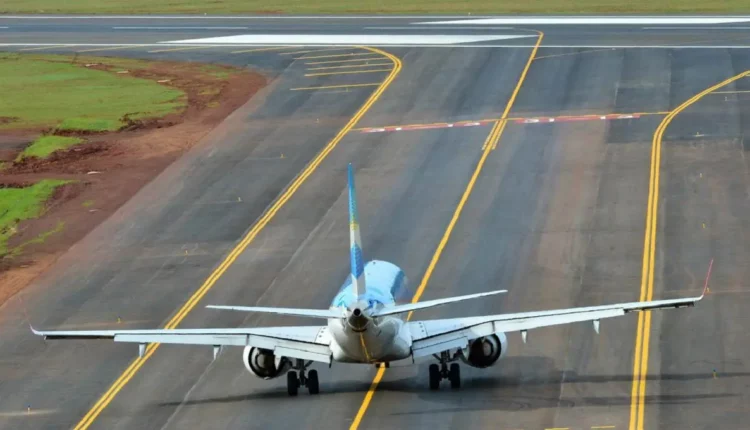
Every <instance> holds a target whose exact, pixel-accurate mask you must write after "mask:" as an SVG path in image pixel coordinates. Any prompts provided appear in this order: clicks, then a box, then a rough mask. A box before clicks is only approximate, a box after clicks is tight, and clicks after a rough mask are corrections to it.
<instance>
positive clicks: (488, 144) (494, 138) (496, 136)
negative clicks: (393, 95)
mask: <svg viewBox="0 0 750 430" xmlns="http://www.w3.org/2000/svg"><path fill="white" fill-rule="evenodd" d="M538 34H539V38H538V39H537V41H536V45H534V49H533V50H532V51H531V55H529V59H528V61H527V62H526V66H525V67H524V69H523V72H521V76H520V77H519V78H518V83H517V84H516V88H515V89H514V90H513V94H512V95H511V97H510V99H509V100H508V103H507V104H506V106H505V111H503V115H502V117H501V118H500V119H499V120H498V121H496V122H495V125H494V126H493V127H492V131H491V132H490V134H489V136H487V139H485V141H484V145H482V148H483V152H482V157H481V158H480V159H479V162H478V163H477V167H476V168H475V169H474V173H473V174H472V175H471V179H470V180H469V184H468V185H467V186H466V189H465V190H464V193H463V195H462V196H461V200H460V201H459V202H458V205H457V206H456V210H455V211H454V212H453V217H452V218H451V220H450V222H449V223H448V227H447V228H446V229H445V233H443V237H442V238H441V239H440V243H439V244H438V246H437V249H436V250H435V253H434V254H433V255H432V260H430V264H429V265H428V266H427V270H426V271H425V274H424V276H423V277H422V282H420V284H419V287H418V288H417V291H416V292H415V293H414V297H413V298H412V300H411V302H412V303H416V302H418V301H419V299H420V298H421V297H422V294H423V293H424V290H425V288H427V283H428V282H429V281H430V278H431V277H432V273H433V272H434V271H435V267H436V266H437V263H438V261H440V256H441V255H442V254H443V250H444V249H445V246H446V245H447V244H448V239H450V236H451V233H452V232H453V228H454V227H455V226H456V223H457V222H458V219H459V217H460V216H461V212H462V211H463V209H464V206H465V205H466V201H467V200H469V196H470V195H471V192H472V190H473V189H474V184H476V182H477V178H478V177H479V173H480V172H481V171H482V167H484V163H485V161H486V160H487V156H488V155H489V154H490V151H492V149H493V148H495V146H496V145H497V142H498V141H499V140H500V137H501V136H502V134H503V130H505V126H506V124H507V118H508V114H509V113H510V110H511V108H512V107H513V103H514V102H515V101H516V97H517V96H518V92H519V91H520V90H521V85H523V81H524V80H525V79H526V75H527V73H528V71H529V68H530V67H531V62H532V61H534V57H535V56H536V52H537V50H539V45H541V44H542V39H543V38H544V33H542V32H538ZM411 316H412V312H409V314H408V315H407V317H406V319H407V321H408V320H410V319H411ZM384 374H385V367H380V368H379V369H378V372H377V373H376V374H375V377H374V378H373V380H372V383H371V384H370V388H369V389H368V390H367V393H366V394H365V398H364V400H362V404H361V405H360V407H359V410H358V411H357V415H356V416H355V417H354V421H352V424H351V426H350V427H349V430H356V429H358V428H359V425H360V424H361V423H362V418H364V416H365V413H366V412H367V408H368V407H369V406H370V402H372V397H373V396H374V395H375V390H377V388H378V384H380V381H381V380H382V379H383V375H384Z"/></svg>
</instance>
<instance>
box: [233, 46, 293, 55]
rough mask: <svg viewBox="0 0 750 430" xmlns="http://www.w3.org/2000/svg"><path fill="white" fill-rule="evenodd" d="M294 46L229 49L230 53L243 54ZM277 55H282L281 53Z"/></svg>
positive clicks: (280, 49)
mask: <svg viewBox="0 0 750 430" xmlns="http://www.w3.org/2000/svg"><path fill="white" fill-rule="evenodd" d="M291 48H296V46H269V47H266V48H254V49H242V50H240V51H231V52H230V54H245V53H247V52H266V51H283V50H285V49H291ZM279 55H284V53H281V54H279Z"/></svg>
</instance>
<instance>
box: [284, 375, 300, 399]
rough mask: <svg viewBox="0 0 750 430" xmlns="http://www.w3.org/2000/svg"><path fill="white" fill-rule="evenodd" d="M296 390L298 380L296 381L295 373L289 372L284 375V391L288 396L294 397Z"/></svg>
mask: <svg viewBox="0 0 750 430" xmlns="http://www.w3.org/2000/svg"><path fill="white" fill-rule="evenodd" d="M298 389H299V379H297V372H295V371H294V370H290V371H288V372H287V373H286V390H287V392H288V393H289V395H290V396H296V395H297V390H298Z"/></svg>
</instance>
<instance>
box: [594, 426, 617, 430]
mask: <svg viewBox="0 0 750 430" xmlns="http://www.w3.org/2000/svg"><path fill="white" fill-rule="evenodd" d="M613 428H615V426H591V430H596V429H613Z"/></svg>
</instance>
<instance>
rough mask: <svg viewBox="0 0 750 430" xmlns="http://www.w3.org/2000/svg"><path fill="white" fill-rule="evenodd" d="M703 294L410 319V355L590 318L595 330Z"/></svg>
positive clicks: (684, 304)
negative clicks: (612, 320) (601, 322)
mask: <svg viewBox="0 0 750 430" xmlns="http://www.w3.org/2000/svg"><path fill="white" fill-rule="evenodd" d="M704 294H705V288H704V293H703V294H701V296H700V297H691V298H683V299H670V300H656V301H650V302H632V303H619V304H614V305H604V306H590V307H581V308H570V309H559V310H552V311H539V312H522V313H517V314H502V315H490V316H483V317H469V318H452V319H441V320H428V321H415V322H410V323H409V330H410V331H411V335H412V340H413V345H412V350H413V355H414V358H418V357H424V356H428V355H432V354H437V353H440V352H442V351H447V350H451V349H456V348H464V347H466V346H467V345H468V343H469V342H470V341H472V340H474V339H477V338H480V337H483V336H489V335H491V334H495V333H508V332H514V331H518V332H521V333H522V334H523V335H524V337H525V333H526V332H527V331H528V330H531V329H535V328H540V327H548V326H555V325H561V324H569V323H574V322H582V321H593V322H594V328H595V329H596V331H597V332H598V331H599V320H601V319H604V318H613V317H618V316H622V315H625V314H627V313H629V312H640V311H649V310H654V309H665V308H681V307H688V306H694V305H695V304H696V303H697V302H698V301H700V300H701V299H702V298H703V296H704Z"/></svg>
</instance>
